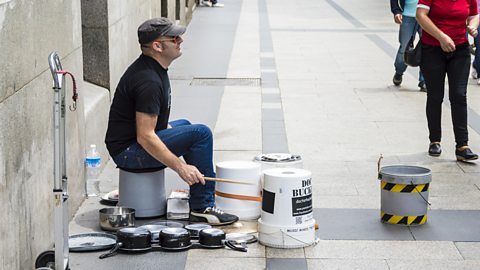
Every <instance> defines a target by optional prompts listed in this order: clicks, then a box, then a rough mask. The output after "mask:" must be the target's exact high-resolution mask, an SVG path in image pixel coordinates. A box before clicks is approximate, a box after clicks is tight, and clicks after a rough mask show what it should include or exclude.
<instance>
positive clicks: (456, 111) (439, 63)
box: [420, 44, 470, 148]
mask: <svg viewBox="0 0 480 270" xmlns="http://www.w3.org/2000/svg"><path fill="white" fill-rule="evenodd" d="M420 68H421V70H422V73H423V75H424V77H425V83H426V85H427V109H426V111H427V120H428V130H429V132H430V136H429V138H430V142H435V141H438V142H439V141H441V139H442V127H441V119H442V102H443V97H444V95H445V75H447V76H448V90H449V91H448V96H449V99H450V105H451V112H452V122H453V132H454V134H455V142H456V144H457V146H456V147H457V148H458V147H462V146H464V145H468V129H467V124H468V123H467V83H468V75H469V72H470V52H469V48H468V44H461V45H457V46H456V50H455V51H454V52H452V53H446V52H444V51H442V48H441V47H440V46H429V45H425V44H423V46H422V61H421V64H420Z"/></svg>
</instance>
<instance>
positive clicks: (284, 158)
mask: <svg viewBox="0 0 480 270" xmlns="http://www.w3.org/2000/svg"><path fill="white" fill-rule="evenodd" d="M301 159H302V157H301V156H299V155H292V154H287V153H270V154H262V155H258V156H256V157H255V160H256V161H264V162H293V161H299V160H301Z"/></svg>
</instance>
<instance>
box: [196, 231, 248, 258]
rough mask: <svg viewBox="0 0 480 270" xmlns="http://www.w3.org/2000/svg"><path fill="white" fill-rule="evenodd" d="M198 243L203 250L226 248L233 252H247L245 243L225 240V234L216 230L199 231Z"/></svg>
mask: <svg viewBox="0 0 480 270" xmlns="http://www.w3.org/2000/svg"><path fill="white" fill-rule="evenodd" d="M198 242H199V244H200V246H202V247H204V248H223V247H225V246H226V247H229V248H231V249H233V250H237V251H242V252H247V245H246V243H239V242H236V241H234V240H225V232H224V231H223V230H220V229H216V228H212V229H203V230H201V231H200V232H199V234H198Z"/></svg>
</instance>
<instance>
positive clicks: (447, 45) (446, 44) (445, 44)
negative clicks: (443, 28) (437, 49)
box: [438, 34, 456, 52]
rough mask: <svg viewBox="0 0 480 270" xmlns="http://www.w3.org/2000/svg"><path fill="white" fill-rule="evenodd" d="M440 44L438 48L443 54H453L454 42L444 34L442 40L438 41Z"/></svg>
mask: <svg viewBox="0 0 480 270" xmlns="http://www.w3.org/2000/svg"><path fill="white" fill-rule="evenodd" d="M438 41H439V42H440V46H441V47H442V50H443V51H444V52H453V51H455V49H456V48H455V42H453V40H452V39H451V38H450V37H449V36H448V35H446V34H443V35H442V38H440V39H439V40H438Z"/></svg>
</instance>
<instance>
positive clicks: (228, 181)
mask: <svg viewBox="0 0 480 270" xmlns="http://www.w3.org/2000/svg"><path fill="white" fill-rule="evenodd" d="M203 178H204V179H205V180H207V181H215V182H224V183H232V184H240V185H255V184H254V183H248V182H241V181H238V180H232V179H223V178H214V177H206V176H204V177H203Z"/></svg>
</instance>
